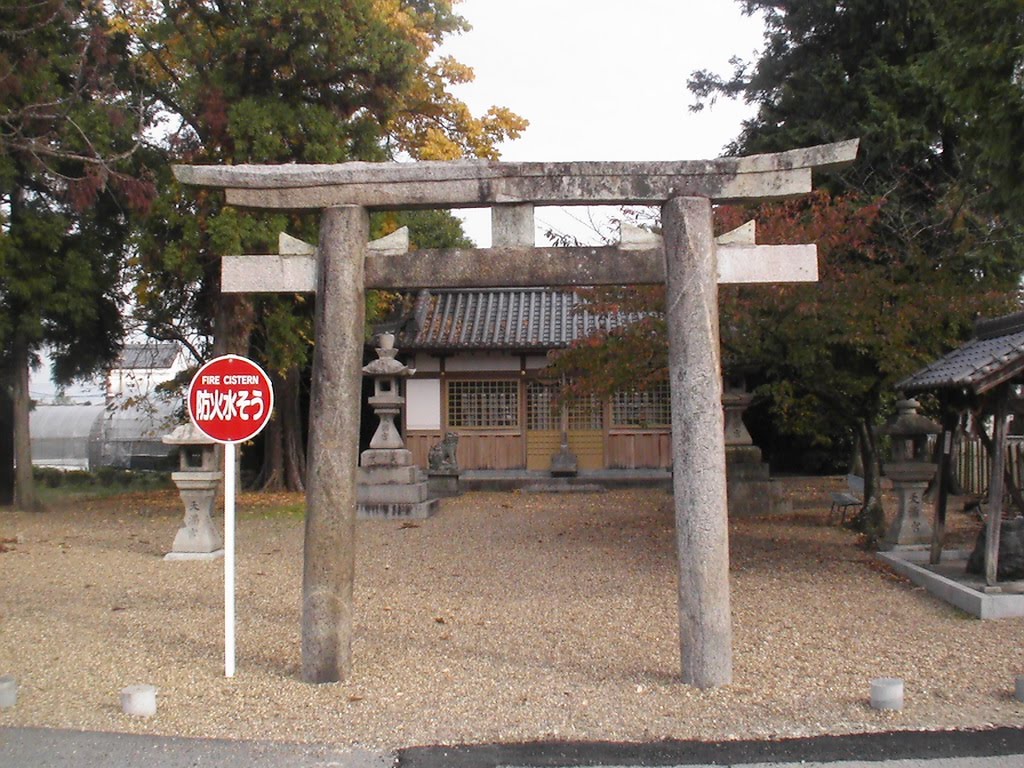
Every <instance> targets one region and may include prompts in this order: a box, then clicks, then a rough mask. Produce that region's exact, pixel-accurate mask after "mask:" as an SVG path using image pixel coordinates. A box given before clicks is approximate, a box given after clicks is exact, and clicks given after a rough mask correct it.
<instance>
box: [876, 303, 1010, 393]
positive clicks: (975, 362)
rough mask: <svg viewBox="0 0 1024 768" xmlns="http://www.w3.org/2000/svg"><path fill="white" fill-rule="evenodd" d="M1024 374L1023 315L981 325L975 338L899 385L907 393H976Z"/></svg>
mask: <svg viewBox="0 0 1024 768" xmlns="http://www.w3.org/2000/svg"><path fill="white" fill-rule="evenodd" d="M1022 371H1024V312H1018V313H1016V314H1013V315H1007V316H1005V317H1000V318H996V319H994V320H986V321H983V322H979V323H978V324H977V325H976V326H975V329H974V338H972V339H971V340H970V341H968V342H966V343H965V344H963V345H962V346H960V347H958V348H957V349H954V350H953V351H952V352H950V353H949V354H947V355H945V356H944V357H941V358H939V359H938V360H936V361H935V362H934V363H932V364H931V365H929V366H927V367H925V368H922V369H921V370H920V371H918V372H917V373H915V374H914V375H912V376H910V377H908V378H906V379H904V380H903V381H901V382H900V383H899V384H897V385H896V388H897V389H901V390H903V391H904V392H906V393H908V394H909V393H911V392H921V391H926V390H935V389H967V390H971V391H973V392H974V393H976V394H981V393H983V392H986V391H988V390H989V389H992V388H993V387H995V386H997V385H999V384H1002V383H1003V382H1005V381H1009V380H1010V379H1012V378H1013V377H1014V376H1016V375H1018V374H1020V373H1021V372H1022Z"/></svg>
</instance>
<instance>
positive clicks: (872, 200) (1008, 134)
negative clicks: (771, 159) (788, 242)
mask: <svg viewBox="0 0 1024 768" xmlns="http://www.w3.org/2000/svg"><path fill="white" fill-rule="evenodd" d="M743 5H744V9H745V11H746V12H747V13H754V12H760V13H763V14H764V18H765V23H766V30H767V31H766V50H765V52H764V53H763V54H762V56H761V58H760V59H759V60H758V62H757V63H756V64H755V65H753V66H749V65H746V64H744V63H742V62H736V69H735V71H734V73H733V76H732V78H731V79H729V80H723V79H721V78H719V77H717V76H715V75H713V74H710V73H707V72H698V73H695V74H694V76H693V77H692V78H691V81H690V87H691V89H692V90H693V91H694V92H695V93H696V94H697V95H698V96H700V97H702V98H704V99H713V98H714V97H715V96H718V95H727V96H742V97H743V98H744V99H745V100H747V101H748V102H750V103H753V104H756V105H757V107H758V111H757V113H756V115H755V117H753V118H752V119H751V120H749V121H747V122H746V123H745V124H744V127H743V131H742V133H741V134H740V136H739V137H738V138H737V140H736V141H735V142H734V143H733V144H732V145H731V147H730V150H731V151H732V152H736V153H754V152H762V151H774V150H777V149H779V148H782V147H784V146H785V147H788V146H796V145H801V144H813V143H818V142H822V141H832V140H835V139H838V138H847V137H850V136H860V137H861V147H862V155H861V158H860V159H859V160H858V162H857V163H856V164H855V165H854V166H853V167H852V168H851V169H850V170H848V171H846V172H844V173H843V174H841V175H838V176H833V177H831V178H830V179H829V180H828V182H827V186H828V188H829V189H831V190H832V191H833V192H836V193H837V194H839V195H841V196H842V197H839V198H836V199H842V200H844V201H846V202H847V204H849V203H850V202H851V201H852V202H854V204H858V203H856V201H860V203H859V204H861V205H866V206H869V207H870V208H871V209H873V210H876V211H877V215H876V217H875V220H874V222H873V223H872V225H871V228H870V232H869V233H868V234H867V236H866V237H864V238H859V242H857V241H854V242H850V243H847V244H846V246H847V247H845V248H844V249H843V250H842V252H840V253H837V254H836V255H838V256H839V259H838V260H834V261H832V262H831V263H830V264H828V265H827V266H826V270H839V271H838V273H837V275H836V276H837V277H838V278H839V279H837V280H836V279H833V280H830V279H828V277H826V280H825V281H823V285H822V286H820V287H819V289H818V290H817V291H814V292H812V293H808V294H807V295H806V297H804V298H803V300H799V299H798V300H796V301H795V302H794V301H788V302H783V303H782V304H780V305H779V306H778V307H776V308H774V309H772V308H770V307H769V306H768V305H767V304H764V305H763V309H762V312H761V315H762V316H761V318H760V323H759V325H758V328H759V329H760V330H759V332H758V333H755V334H754V338H755V339H756V345H757V348H758V349H759V350H761V351H762V352H763V353H764V354H761V355H758V356H757V357H756V358H755V359H760V362H761V363H763V364H764V365H765V366H766V368H765V370H766V371H767V373H768V375H769V377H770V379H771V381H770V384H769V385H768V386H767V387H766V388H765V389H764V390H763V391H764V392H766V393H768V394H770V395H771V396H772V398H773V406H774V410H775V412H776V414H777V415H778V416H780V418H782V420H783V421H784V422H786V423H788V424H789V425H790V426H791V427H792V426H793V425H794V423H795V421H798V420H799V418H806V417H807V416H808V415H809V414H820V415H821V416H824V417H825V418H827V419H828V420H829V421H831V422H832V423H833V424H835V425H836V426H837V427H842V428H844V429H851V428H853V429H854V430H855V432H856V434H857V436H858V437H859V444H860V448H861V453H862V457H863V461H864V464H865V468H866V471H867V472H868V473H869V475H868V479H871V477H872V476H873V475H874V474H875V473H874V472H873V471H872V468H874V467H877V465H878V451H877V448H876V446H875V444H874V439H873V434H874V433H873V427H874V426H875V425H876V424H877V423H878V422H879V420H880V419H881V417H882V416H883V414H884V412H885V410H886V406H887V405H888V403H889V402H890V401H891V399H892V386H893V384H894V383H895V382H896V381H897V380H898V379H899V378H901V377H902V376H904V375H906V374H907V373H909V372H910V371H911V370H913V369H914V368H915V367H917V366H919V365H920V364H921V363H922V362H923V361H925V360H928V359H931V358H933V357H935V356H936V355H938V354H940V353H941V352H943V351H945V350H946V349H948V348H949V347H950V346H952V345H954V344H955V343H957V342H958V341H959V340H960V339H962V338H963V336H964V335H965V334H966V333H967V332H968V330H969V328H970V326H971V320H972V319H973V317H974V316H975V315H976V314H977V313H978V312H983V311H992V310H1005V309H1006V308H1008V307H1010V306H1013V305H1014V304H1015V303H1016V301H1017V287H1018V281H1019V278H1020V275H1021V270H1022V266H1024V247H1022V245H1024V239H1022V237H1021V234H1022V230H1021V225H1022V219H1021V216H1020V212H1021V208H1020V206H1019V205H1016V206H1008V205H1006V202H1007V201H1009V200H1012V199H1017V200H1019V196H1020V188H1019V184H1018V183H1017V180H1019V176H1020V168H1021V164H1020V159H1019V155H1014V154H1013V153H1014V152H1016V151H1018V150H1019V149H1020V146H1019V143H1020V141H1021V139H1020V131H1019V125H1020V117H1021V114H1022V109H1024V91H1022V88H1021V80H1020V72H1021V69H1020V68H1021V64H1022V62H1024V56H1022V54H1024V48H1022V39H1024V28H1022V25H1021V23H1020V21H1021V8H1020V5H1019V3H1013V2H998V3H992V4H979V3H974V4H969V3H967V2H964V1H963V0H956V1H955V2H931V1H929V0H898V1H897V2H889V1H888V0H887V1H885V2H883V1H882V0H861V1H859V2H853V1H852V0H851V1H848V2H840V3H834V2H824V1H823V0H803V1H802V2H799V3H790V4H784V5H783V4H778V3H773V2H766V1H765V2H762V1H761V0H745V2H744V3H743ZM996 29H998V30H1000V33H999V36H1000V38H1001V39H1000V41H999V43H998V44H997V45H992V44H991V42H990V39H989V37H988V33H989V32H990V31H991V30H996ZM995 93H998V94H1000V95H1001V96H1002V97H1003V99H1004V101H1003V104H1001V105H1000V107H999V108H998V110H997V111H998V113H999V114H998V115H996V116H994V119H992V120H988V116H987V115H986V116H985V119H980V113H979V111H978V108H979V107H980V106H981V103H980V102H979V97H985V98H987V97H989V96H990V95H991V94H995ZM1013 126H1016V128H1013ZM1011 128H1012V130H1011ZM1011 157H1012V159H1011ZM997 167H998V168H999V169H1001V173H993V170H994V169H996V168H997ZM771 210H772V209H768V210H764V209H763V210H762V212H763V213H767V214H768V216H769V218H770V217H771V216H772V213H771ZM774 210H775V211H776V212H779V211H783V212H784V211H785V210H786V209H784V208H783V209H779V208H775V209H774ZM784 218H785V214H783V219H784ZM795 293H796V294H799V293H800V292H799V291H797V292H795ZM776 298H777V297H776V296H772V299H773V300H774V299H776ZM809 349H813V350H815V354H809V353H808V352H807V350H809ZM794 416H796V417H797V418H796V419H794V418H792V417H794ZM851 421H852V422H853V423H851ZM868 496H869V504H868V506H869V507H870V506H872V504H871V503H870V502H873V501H874V500H875V499H877V487H875V486H872V485H870V484H869V490H868Z"/></svg>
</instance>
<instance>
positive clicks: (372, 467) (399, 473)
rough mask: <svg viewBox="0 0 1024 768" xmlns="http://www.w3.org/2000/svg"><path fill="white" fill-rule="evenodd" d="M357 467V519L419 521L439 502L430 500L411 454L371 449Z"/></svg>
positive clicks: (406, 451) (364, 454)
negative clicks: (408, 519) (414, 519)
mask: <svg viewBox="0 0 1024 768" xmlns="http://www.w3.org/2000/svg"><path fill="white" fill-rule="evenodd" d="M359 464H360V467H359V472H358V474H357V479H356V500H357V501H358V503H359V507H358V512H357V516H358V517H359V519H361V520H378V519H381V518H418V519H422V518H427V517H430V516H431V515H432V514H434V513H435V512H436V511H437V508H438V504H439V501H438V499H436V498H430V490H429V487H428V485H427V480H426V478H425V477H424V474H423V471H422V470H421V469H420V468H419V467H417V466H416V465H414V464H413V461H412V452H411V451H409V450H407V449H405V448H393V449H372V448H371V449H370V450H368V451H363V454H362V456H361V457H360V459H359Z"/></svg>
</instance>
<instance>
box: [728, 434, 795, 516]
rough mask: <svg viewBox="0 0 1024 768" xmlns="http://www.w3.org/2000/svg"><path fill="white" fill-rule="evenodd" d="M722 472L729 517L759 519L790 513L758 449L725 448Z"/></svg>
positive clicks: (745, 447)
mask: <svg viewBox="0 0 1024 768" xmlns="http://www.w3.org/2000/svg"><path fill="white" fill-rule="evenodd" d="M725 471H726V493H727V498H728V508H729V517H761V516H763V515H771V514H782V513H785V512H787V511H789V510H788V507H787V506H786V504H787V503H786V502H785V501H784V500H783V499H782V498H780V495H779V492H778V486H777V485H776V484H775V483H773V482H772V478H771V473H770V472H769V470H768V464H767V462H764V461H762V460H761V449H760V448H758V447H757V446H755V445H727V446H726V447H725Z"/></svg>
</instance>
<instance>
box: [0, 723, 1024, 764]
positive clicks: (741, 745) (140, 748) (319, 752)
mask: <svg viewBox="0 0 1024 768" xmlns="http://www.w3.org/2000/svg"><path fill="white" fill-rule="evenodd" d="M136 766H145V767H146V768H196V767H198V766H218V767H222V768H388V767H389V766H400V767H401V768H470V767H472V768H499V766H500V767H501V768H541V767H555V766H557V767H559V768H570V767H572V768H575V767H576V766H581V767H582V766H604V767H605V768H612V767H613V766H696V767H699V768H703V767H705V766H708V767H710V766H734V767H735V768H740V767H743V768H766V767H767V766H772V767H773V768H796V766H800V768H814V767H815V766H832V767H833V768H866V767H867V766H871V767H872V768H1024V728H998V729H994V730H988V731H939V732H927V733H921V732H906V731H898V732H891V733H880V734H864V735H856V736H823V737H817V738H809V739H786V740H780V741H730V742H696V741H663V742H654V743H648V744H632V743H631V744H623V743H613V742H535V743H528V744H485V745H473V746H463V747H441V746H426V747H415V748H410V749H403V750H399V751H398V752H396V753H388V752H372V751H367V750H358V749H338V748H336V747H331V746H326V745H316V744H313V745H309V744H280V743H275V742H266V741H258V740H253V741H226V740H214V739H186V738H178V737H160V736H137V735H131V734H118V733H92V732H80V731H67V730H55V729H45V728H0V768H136Z"/></svg>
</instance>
